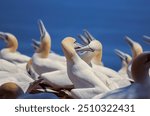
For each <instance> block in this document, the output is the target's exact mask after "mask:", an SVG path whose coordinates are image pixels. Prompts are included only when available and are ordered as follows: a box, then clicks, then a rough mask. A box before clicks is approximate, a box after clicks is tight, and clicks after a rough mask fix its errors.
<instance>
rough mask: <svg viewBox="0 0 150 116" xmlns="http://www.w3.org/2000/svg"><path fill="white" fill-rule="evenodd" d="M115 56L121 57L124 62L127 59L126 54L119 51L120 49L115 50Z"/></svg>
mask: <svg viewBox="0 0 150 116" xmlns="http://www.w3.org/2000/svg"><path fill="white" fill-rule="evenodd" d="M115 54H116V55H117V56H119V58H121V59H122V60H125V59H126V55H125V53H123V52H122V51H120V50H118V49H115Z"/></svg>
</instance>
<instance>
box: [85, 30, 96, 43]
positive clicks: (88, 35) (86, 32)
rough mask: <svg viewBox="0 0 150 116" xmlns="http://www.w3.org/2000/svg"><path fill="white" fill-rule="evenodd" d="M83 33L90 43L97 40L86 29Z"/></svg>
mask: <svg viewBox="0 0 150 116" xmlns="http://www.w3.org/2000/svg"><path fill="white" fill-rule="evenodd" d="M83 32H84V35H85V37H86V38H88V39H89V40H90V42H91V41H93V40H95V38H94V37H93V36H92V35H91V34H90V33H89V32H88V31H87V30H86V29H84V30H83Z"/></svg>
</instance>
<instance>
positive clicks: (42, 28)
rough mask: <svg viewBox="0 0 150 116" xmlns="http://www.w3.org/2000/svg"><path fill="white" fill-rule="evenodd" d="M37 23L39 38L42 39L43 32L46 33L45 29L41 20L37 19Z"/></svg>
mask: <svg viewBox="0 0 150 116" xmlns="http://www.w3.org/2000/svg"><path fill="white" fill-rule="evenodd" d="M38 24H39V30H40V34H41V39H43V38H44V36H45V34H46V32H47V30H46V28H45V26H44V24H43V22H42V20H39V21H38Z"/></svg>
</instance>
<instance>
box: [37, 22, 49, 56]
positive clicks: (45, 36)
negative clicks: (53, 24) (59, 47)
mask: <svg viewBox="0 0 150 116" xmlns="http://www.w3.org/2000/svg"><path fill="white" fill-rule="evenodd" d="M39 30H40V34H41V37H40V38H41V44H40V48H39V50H38V51H37V52H38V53H39V55H40V57H41V58H47V57H48V55H49V52H50V49H51V38H50V35H49V33H48V32H47V30H46V28H45V26H44V24H43V22H42V21H41V20H39Z"/></svg>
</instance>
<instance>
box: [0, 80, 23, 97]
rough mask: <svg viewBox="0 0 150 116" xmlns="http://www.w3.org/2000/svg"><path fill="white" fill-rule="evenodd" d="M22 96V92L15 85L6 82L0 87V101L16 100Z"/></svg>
mask: <svg viewBox="0 0 150 116" xmlns="http://www.w3.org/2000/svg"><path fill="white" fill-rule="evenodd" d="M22 94H24V92H23V90H22V89H21V88H20V87H19V86H18V85H17V84H16V83H13V82H8V83H4V84H2V85H1V86H0V99H16V98H17V97H19V96H20V95H22Z"/></svg>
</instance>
